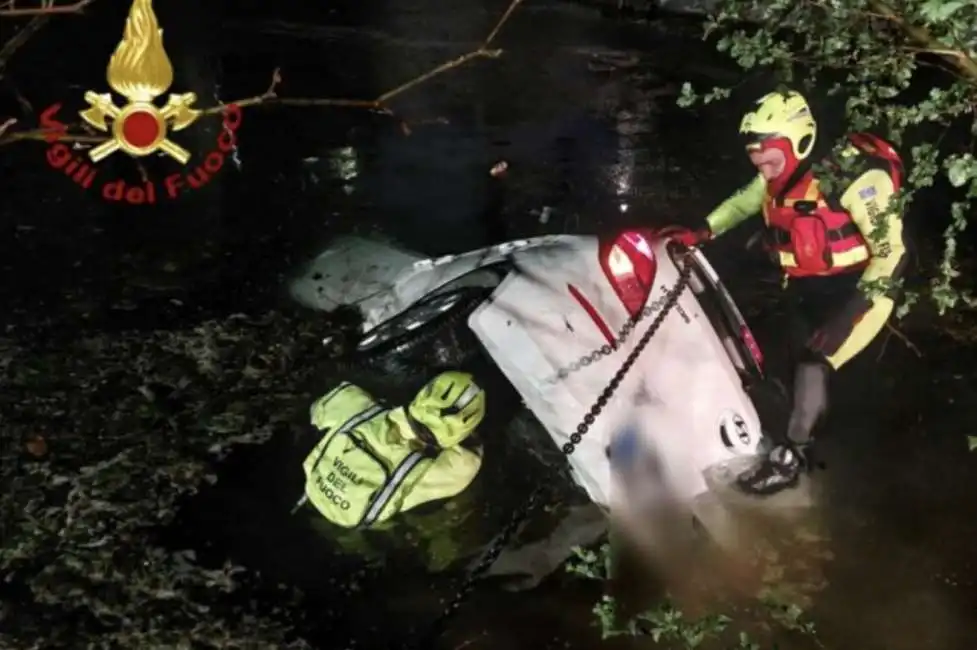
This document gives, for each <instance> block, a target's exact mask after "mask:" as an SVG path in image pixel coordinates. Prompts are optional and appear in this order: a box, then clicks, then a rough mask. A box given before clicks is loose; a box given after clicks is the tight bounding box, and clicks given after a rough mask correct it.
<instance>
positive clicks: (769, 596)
mask: <svg viewBox="0 0 977 650" xmlns="http://www.w3.org/2000/svg"><path fill="white" fill-rule="evenodd" d="M574 552H575V556H576V557H575V559H574V560H571V561H570V562H569V563H568V564H567V567H566V568H567V571H568V572H569V573H571V574H574V575H577V576H580V577H582V578H585V579H588V580H596V581H600V582H602V583H603V584H604V585H608V584H611V583H612V582H613V578H614V572H613V566H614V547H613V546H612V544H611V543H610V542H605V543H604V544H602V545H601V546H600V547H599V548H597V549H586V548H577V549H575V550H574ZM778 577H779V574H778ZM623 609H624V608H623V607H622V606H621V604H620V602H619V601H618V599H617V598H616V597H615V596H612V595H610V594H608V593H605V594H604V595H602V596H601V598H600V600H599V601H598V602H597V603H596V604H595V605H594V608H593V613H594V616H595V618H596V621H595V625H596V626H598V627H599V628H600V630H601V636H602V637H603V638H604V639H610V638H613V637H619V636H631V637H637V636H643V637H650V638H651V640H652V641H653V642H654V643H655V644H660V645H662V646H663V647H668V648H681V650H696V649H697V648H700V647H710V648H717V647H721V648H723V649H724V650H761V649H762V648H767V647H770V646H768V645H762V644H761V643H760V642H758V641H757V640H755V638H754V635H752V634H751V633H750V632H748V631H746V630H745V629H743V627H744V626H750V627H752V628H757V629H760V630H764V631H769V630H770V629H771V628H772V627H773V628H776V629H778V630H779V631H781V632H786V633H791V634H794V635H797V636H800V637H803V638H805V639H807V640H808V642H809V644H810V645H813V646H814V647H821V644H820V642H819V641H818V639H817V631H816V629H815V626H814V623H813V622H812V621H810V620H807V617H806V612H805V609H804V608H803V607H801V606H800V605H798V604H796V603H790V602H786V601H785V600H784V598H783V597H782V596H778V595H775V593H774V592H772V591H770V590H765V591H763V592H762V593H760V594H759V595H758V597H757V598H756V601H755V607H752V608H750V610H749V611H746V612H743V613H742V616H741V617H739V618H740V620H734V619H733V617H731V616H728V615H725V614H719V613H707V614H704V615H702V616H699V617H691V616H688V615H687V614H686V613H684V612H683V611H682V610H681V609H679V608H678V607H676V605H675V604H674V603H673V602H671V600H669V599H667V598H666V599H663V600H661V601H660V602H657V603H654V604H652V605H651V606H650V607H648V608H647V609H642V610H640V611H638V613H636V614H633V615H630V616H628V615H625V614H624V613H623ZM758 623H759V625H758ZM771 624H773V625H772V626H771ZM773 647H774V648H775V647H776V645H774V646H773Z"/></svg>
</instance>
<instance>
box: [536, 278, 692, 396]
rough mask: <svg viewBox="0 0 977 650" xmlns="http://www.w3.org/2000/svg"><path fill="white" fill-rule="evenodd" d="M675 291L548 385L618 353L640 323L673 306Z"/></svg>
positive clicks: (560, 373)
mask: <svg viewBox="0 0 977 650" xmlns="http://www.w3.org/2000/svg"><path fill="white" fill-rule="evenodd" d="M677 287H678V284H676V288H677ZM673 291H674V289H673V290H672V291H668V290H666V291H665V295H664V296H662V297H661V298H659V299H658V300H656V301H654V302H652V303H651V304H650V305H646V306H645V307H644V309H642V310H641V311H640V312H639V313H638V315H637V316H635V317H634V318H631V319H629V320H628V322H627V323H625V324H624V326H623V327H621V331H619V332H618V333H617V338H616V339H615V340H614V342H613V343H605V344H604V345H602V346H600V347H599V348H597V349H596V350H594V351H593V352H590V353H588V354H585V355H583V356H582V357H580V358H578V359H576V360H575V361H572V362H571V363H569V364H567V365H566V366H564V367H563V368H560V369H559V370H557V371H556V374H555V375H553V377H550V378H549V379H547V380H546V381H547V383H550V384H555V383H557V382H559V381H563V380H564V379H566V378H567V377H569V376H570V375H572V374H573V373H575V372H577V371H578V370H581V369H583V368H586V367H587V366H590V365H592V364H594V363H597V361H599V360H600V359H602V358H604V357H607V356H610V355H611V353H612V352H616V351H617V350H619V349H620V348H621V346H622V345H624V342H625V341H626V340H627V338H628V337H629V336H630V335H631V333H632V332H633V331H634V329H635V328H636V327H637V326H638V323H640V322H641V321H642V320H644V319H645V318H646V317H648V316H651V315H652V314H654V313H655V312H656V311H658V310H660V309H664V308H665V306H666V305H669V304H671V303H669V299H670V297H671V294H672V293H673ZM669 309H671V307H669Z"/></svg>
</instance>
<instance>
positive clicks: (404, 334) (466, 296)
mask: <svg viewBox="0 0 977 650" xmlns="http://www.w3.org/2000/svg"><path fill="white" fill-rule="evenodd" d="M490 292H491V290H490V289H483V288H472V287H464V288H460V289H456V290H454V291H446V292H443V293H439V294H434V295H432V296H429V297H427V298H425V299H424V300H422V301H419V302H418V303H416V304H414V305H412V306H411V308H410V309H407V310H406V311H404V312H403V313H402V314H399V315H398V316H396V317H394V318H392V319H390V320H389V321H387V322H385V323H383V324H381V325H380V326H379V327H377V328H374V329H373V330H371V331H370V332H367V334H366V335H365V336H364V337H361V339H360V340H359V341H357V342H356V343H354V344H353V346H352V347H353V349H352V350H351V351H350V352H349V353H347V354H346V355H344V356H342V357H339V358H338V359H335V361H334V363H335V364H336V365H337V366H338V368H339V369H340V370H342V371H354V370H356V371H371V372H379V373H383V374H385V375H388V376H390V377H391V378H392V379H396V380H398V381H400V382H402V381H404V380H407V379H409V378H411V377H415V376H424V377H425V378H429V376H430V373H431V372H432V371H437V370H439V369H449V368H457V367H460V366H463V365H464V364H466V363H468V362H469V361H471V360H472V358H473V357H475V356H477V355H479V354H480V353H481V347H480V346H479V344H478V340H477V339H476V338H475V335H474V334H473V333H472V332H471V331H470V330H469V329H468V327H467V325H466V322H465V321H466V319H467V318H468V316H469V315H470V314H471V313H472V311H473V310H474V309H475V308H476V307H477V306H478V305H479V304H481V303H482V301H483V300H485V298H486V297H488V295H489V293H490ZM442 302H449V303H450V307H448V308H445V309H444V311H443V312H441V313H439V314H437V315H436V316H434V317H433V318H431V319H430V320H428V321H426V322H424V323H423V324H422V325H420V326H418V327H416V328H413V329H408V325H409V324H410V323H411V320H412V318H414V317H416V314H417V312H418V311H419V310H422V309H425V308H430V307H431V306H432V305H437V304H439V303H442ZM371 336H372V337H375V336H381V337H382V340H381V341H380V342H379V343H376V344H374V345H365V346H364V341H368V340H369V339H370V338H371Z"/></svg>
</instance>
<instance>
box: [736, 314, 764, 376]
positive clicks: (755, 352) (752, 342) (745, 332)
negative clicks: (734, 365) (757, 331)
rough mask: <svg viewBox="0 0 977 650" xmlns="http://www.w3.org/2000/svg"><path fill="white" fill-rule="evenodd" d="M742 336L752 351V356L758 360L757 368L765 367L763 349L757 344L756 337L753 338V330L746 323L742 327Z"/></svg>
mask: <svg viewBox="0 0 977 650" xmlns="http://www.w3.org/2000/svg"><path fill="white" fill-rule="evenodd" d="M740 337H741V338H742V339H743V343H745V344H746V347H747V349H748V350H749V351H750V356H752V357H753V360H754V361H755V362H756V365H757V368H759V369H761V370H762V369H763V351H762V350H761V349H760V346H759V344H757V342H756V339H755V338H753V332H751V331H750V328H749V327H747V326H746V325H743V326H742V327H740Z"/></svg>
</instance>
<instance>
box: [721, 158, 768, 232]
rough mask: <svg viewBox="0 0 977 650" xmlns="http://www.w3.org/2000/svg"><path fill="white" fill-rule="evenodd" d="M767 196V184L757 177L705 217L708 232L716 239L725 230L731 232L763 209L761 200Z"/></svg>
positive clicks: (760, 177)
mask: <svg viewBox="0 0 977 650" xmlns="http://www.w3.org/2000/svg"><path fill="white" fill-rule="evenodd" d="M766 195H767V182H766V181H765V180H764V179H763V176H760V175H759V174H758V175H757V177H756V178H754V179H753V180H752V181H751V182H750V183H749V185H746V186H745V187H742V188H740V189H739V190H737V192H736V193H735V194H733V195H732V196H731V197H729V198H728V199H726V200H725V201H723V202H722V203H720V204H719V205H718V206H717V207H716V209H715V210H713V211H712V212H711V213H709V216H707V217H706V223H707V224H708V225H709V232H711V233H712V235H713V237H718V236H719V235H721V234H723V233H724V232H726V231H727V230H732V229H733V228H735V227H736V226H738V225H740V224H741V223H743V222H744V221H746V220H747V219H749V218H750V217H752V216H753V215H755V214H759V213H760V212H761V211H762V209H763V200H764V199H765V198H766Z"/></svg>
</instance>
